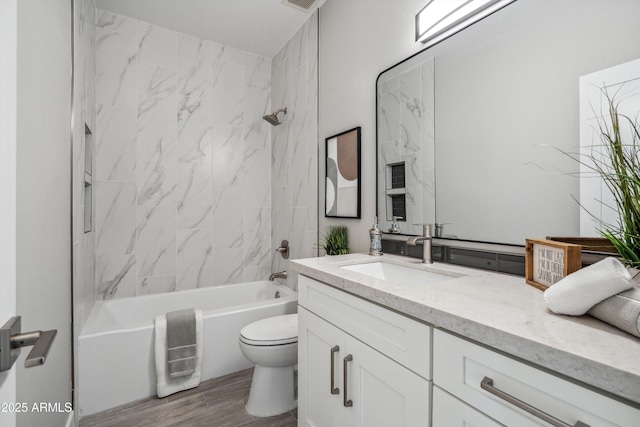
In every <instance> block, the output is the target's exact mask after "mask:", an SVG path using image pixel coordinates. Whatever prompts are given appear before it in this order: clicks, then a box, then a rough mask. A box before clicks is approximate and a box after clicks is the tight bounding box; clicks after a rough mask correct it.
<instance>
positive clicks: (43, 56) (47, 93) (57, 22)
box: [14, 0, 72, 427]
mask: <svg viewBox="0 0 640 427" xmlns="http://www.w3.org/2000/svg"><path fill="white" fill-rule="evenodd" d="M71 33H72V29H71V2H69V1H65V0H55V1H39V0H31V1H29V0H20V1H19V2H18V58H17V67H18V68H17V71H18V79H17V80H18V85H17V96H18V108H17V121H18V127H17V138H18V151H17V230H16V233H17V287H18V288H17V313H18V314H20V315H21V316H22V330H23V331H24V332H28V331H33V330H47V329H57V330H58V335H57V336H56V338H55V341H54V342H53V346H52V347H51V350H50V352H49V355H48V357H47V359H46V363H45V364H44V365H43V366H38V367H33V368H28V369H25V368H24V359H25V357H26V355H27V354H28V352H29V351H30V348H26V349H24V350H23V351H22V355H21V356H20V358H19V359H18V361H17V362H16V365H17V367H14V369H17V377H18V381H17V401H18V402H26V403H28V405H29V407H31V405H32V404H33V403H39V402H44V403H50V404H54V403H58V404H59V405H61V406H62V408H64V405H65V404H66V403H68V402H71V351H72V348H71V247H70V243H71V242H70V240H71V239H70V221H69V218H70V205H71V200H70V182H71V181H70V169H71V167H70V154H71V153H70V138H71V125H70V123H71V116H70V110H71ZM68 416H69V414H68V413H65V412H64V411H63V412H27V413H19V414H18V416H17V425H18V426H25V427H27V426H45V425H46V426H51V427H55V426H64V425H65V423H66V420H67V418H68Z"/></svg>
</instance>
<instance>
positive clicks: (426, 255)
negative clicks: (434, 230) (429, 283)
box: [407, 224, 433, 264]
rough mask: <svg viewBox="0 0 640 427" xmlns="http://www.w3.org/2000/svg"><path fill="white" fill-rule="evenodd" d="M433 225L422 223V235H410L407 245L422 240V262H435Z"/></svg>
mask: <svg viewBox="0 0 640 427" xmlns="http://www.w3.org/2000/svg"><path fill="white" fill-rule="evenodd" d="M431 240H432V238H431V225H430V224H423V225H422V236H414V237H410V238H409V239H408V240H407V245H411V246H415V245H417V244H418V242H422V263H423V264H433V260H432V259H431Z"/></svg>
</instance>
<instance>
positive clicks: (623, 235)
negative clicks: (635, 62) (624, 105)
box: [578, 90, 640, 267]
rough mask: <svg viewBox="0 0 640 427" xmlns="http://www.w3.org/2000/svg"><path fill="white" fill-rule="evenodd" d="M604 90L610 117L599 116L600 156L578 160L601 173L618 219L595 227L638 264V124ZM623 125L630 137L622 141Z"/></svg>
mask: <svg viewBox="0 0 640 427" xmlns="http://www.w3.org/2000/svg"><path fill="white" fill-rule="evenodd" d="M603 93H604V95H605V97H606V99H607V104H608V109H609V111H608V112H609V117H610V121H607V120H604V119H600V120H598V127H599V131H600V139H601V141H602V144H601V146H600V148H601V152H602V156H600V155H598V154H593V153H591V154H588V155H587V156H588V159H589V161H588V162H587V161H582V160H581V159H579V160H578V161H580V163H582V164H583V165H585V166H587V167H588V168H589V169H591V170H592V171H594V172H596V173H597V174H598V175H600V177H601V178H602V180H603V181H604V183H605V184H606V186H607V187H608V188H609V190H610V191H611V193H612V194H613V196H614V198H615V202H616V208H617V212H618V223H617V224H605V223H603V222H601V223H600V225H599V230H598V231H599V232H600V233H601V234H602V236H604V237H606V238H607V239H609V241H610V242H611V243H612V244H613V245H614V246H615V247H616V249H617V250H618V252H619V253H620V255H621V257H622V260H623V262H624V263H625V264H627V265H629V266H632V267H640V143H639V139H640V126H638V122H637V119H635V118H631V117H628V116H626V115H624V114H621V113H619V111H618V106H619V102H616V101H615V100H614V98H613V97H611V96H609V94H608V93H607V92H606V90H603ZM623 126H629V130H630V131H631V137H630V140H629V141H623V138H622V134H621V129H622V127H623Z"/></svg>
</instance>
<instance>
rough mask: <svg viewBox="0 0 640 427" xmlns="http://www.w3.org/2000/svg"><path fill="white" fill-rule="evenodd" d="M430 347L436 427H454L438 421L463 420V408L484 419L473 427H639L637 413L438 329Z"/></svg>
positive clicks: (639, 414) (618, 403) (604, 397)
mask: <svg viewBox="0 0 640 427" xmlns="http://www.w3.org/2000/svg"><path fill="white" fill-rule="evenodd" d="M433 347H434V356H433V367H434V375H433V382H434V384H436V387H434V389H435V391H434V406H433V408H434V409H433V412H434V415H433V420H434V423H433V425H434V427H439V426H447V425H455V424H449V422H448V421H446V422H445V421H442V420H448V419H449V418H447V417H449V416H452V414H451V412H454V411H455V412H459V414H460V416H461V417H462V416H464V417H466V416H467V415H466V413H465V414H464V415H462V411H458V409H459V408H464V407H466V404H468V405H470V406H472V407H473V408H475V411H473V410H472V412H470V411H469V409H471V408H468V407H467V408H466V409H465V410H466V411H467V412H468V413H469V414H471V415H468V416H469V417H476V418H477V419H482V418H481V417H483V414H484V415H486V417H485V418H487V417H488V418H487V419H486V420H485V421H482V422H477V423H475V422H473V421H469V424H472V425H474V426H475V425H479V426H484V425H487V426H494V425H506V426H518V427H533V426H536V427H539V426H563V427H564V426H566V427H572V426H573V427H588V426H590V427H613V426H622V427H633V426H638V425H640V411H639V410H638V409H635V408H633V407H631V406H628V405H625V404H623V403H621V402H619V401H617V400H614V399H612V398H609V397H607V396H605V395H602V394H599V393H597V392H595V391H592V390H589V389H587V388H584V387H581V386H579V385H577V384H575V383H573V382H570V381H567V380H565V379H563V378H560V377H558V376H555V375H553V374H551V373H548V372H546V371H543V370H541V369H539V368H537V367H534V366H531V365H529V364H525V363H523V362H520V361H518V360H515V359H513V358H511V357H507V356H505V355H503V354H500V353H498V352H496V351H493V350H491V349H489V348H486V347H483V346H480V345H477V344H475V343H472V342H470V341H467V340H465V339H462V338H460V337H457V336H455V335H452V334H450V333H447V332H444V331H442V330H436V331H435V332H434V339H433ZM443 390H444V391H443ZM440 401H441V402H443V403H442V404H440V403H438V402H440ZM463 402H464V403H463ZM465 403H466V404H465ZM456 408H458V409H456ZM525 408H528V409H529V410H526V409H525ZM478 412H482V413H483V414H479V413H478ZM531 412H534V413H533V414H532V413H531ZM455 416H456V417H457V416H458V414H455ZM476 418H474V420H475V419H476ZM457 419H459V418H457ZM490 419H493V420H495V421H497V423H495V422H494V423H493V424H492V423H491V420H490ZM498 423H499V424H498ZM458 425H464V424H458Z"/></svg>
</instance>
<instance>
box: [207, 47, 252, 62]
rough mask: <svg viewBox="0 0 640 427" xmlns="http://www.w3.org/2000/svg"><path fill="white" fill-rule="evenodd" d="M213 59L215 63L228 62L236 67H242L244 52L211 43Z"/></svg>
mask: <svg viewBox="0 0 640 427" xmlns="http://www.w3.org/2000/svg"><path fill="white" fill-rule="evenodd" d="M211 47H212V52H213V59H214V60H215V61H222V62H229V63H231V64H236V65H244V52H243V51H241V50H239V49H235V48H233V47H229V46H225V45H222V44H220V43H212V46H211Z"/></svg>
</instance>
